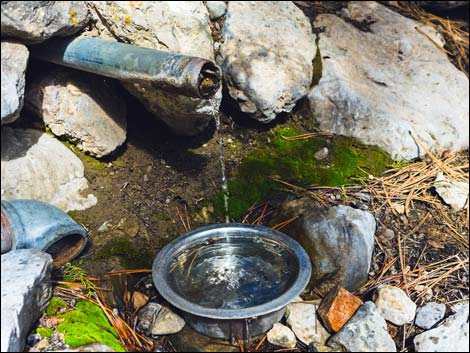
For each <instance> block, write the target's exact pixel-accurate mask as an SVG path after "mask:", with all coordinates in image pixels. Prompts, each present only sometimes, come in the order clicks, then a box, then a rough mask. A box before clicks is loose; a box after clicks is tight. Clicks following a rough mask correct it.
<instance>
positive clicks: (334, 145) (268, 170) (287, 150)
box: [214, 127, 392, 219]
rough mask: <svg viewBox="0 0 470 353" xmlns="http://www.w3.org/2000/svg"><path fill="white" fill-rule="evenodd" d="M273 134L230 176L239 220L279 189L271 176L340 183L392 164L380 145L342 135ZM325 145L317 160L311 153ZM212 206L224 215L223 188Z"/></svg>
mask: <svg viewBox="0 0 470 353" xmlns="http://www.w3.org/2000/svg"><path fill="white" fill-rule="evenodd" d="M271 132H272V133H273V138H271V143H269V144H264V145H261V146H260V147H258V148H257V149H255V150H254V151H252V152H251V153H250V154H249V155H248V156H247V157H245V158H244V160H243V161H242V163H241V164H240V166H239V168H238V170H237V173H236V175H235V177H234V178H232V179H231V180H229V183H228V184H229V185H228V189H229V195H230V196H229V215H230V217H231V218H234V219H240V217H241V215H242V214H243V213H244V212H245V211H247V210H248V208H249V207H250V206H252V205H253V204H254V203H256V202H260V201H262V200H264V199H266V198H269V197H271V196H273V195H274V194H275V193H276V192H277V190H279V189H281V188H282V185H280V184H279V183H276V182H274V181H272V180H271V179H270V178H269V177H271V176H273V177H277V178H280V179H282V180H284V181H287V182H290V183H294V184H296V185H303V186H305V185H325V186H339V185H344V184H349V183H353V182H355V179H354V178H355V177H358V176H367V174H372V175H379V174H381V173H382V172H383V171H384V170H385V169H386V167H387V166H388V165H389V164H390V163H391V162H392V160H391V158H390V156H389V155H388V154H387V153H385V152H383V151H382V150H380V149H379V148H377V147H373V146H366V145H364V144H362V143H360V142H358V141H356V140H354V139H352V138H348V137H344V136H336V137H333V138H331V140H327V139H325V138H311V139H303V140H294V141H292V140H286V139H284V138H283V137H289V136H296V135H299V134H301V133H302V131H299V130H297V129H294V128H289V127H277V128H274V129H272V130H271ZM323 147H327V148H328V150H329V157H328V158H327V159H326V160H324V161H319V160H317V159H316V158H315V157H314V155H315V153H316V152H317V151H319V150H320V149H321V148H323ZM214 205H215V210H216V213H217V214H219V215H223V213H224V204H223V193H222V192H219V193H218V194H217V195H216V197H215V200H214Z"/></svg>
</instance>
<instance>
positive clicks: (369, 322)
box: [328, 302, 396, 352]
mask: <svg viewBox="0 0 470 353" xmlns="http://www.w3.org/2000/svg"><path fill="white" fill-rule="evenodd" d="M328 346H330V347H332V348H335V346H340V347H341V348H342V349H345V350H346V351H347V352H396V347H395V342H394V341H393V339H392V337H390V335H389V333H388V331H387V324H386V322H385V320H384V318H383V317H382V316H380V314H379V312H378V311H377V309H376V307H375V305H374V303H373V302H365V303H364V304H363V305H361V307H360V308H359V309H358V310H357V311H356V313H355V314H354V316H353V317H352V318H351V319H350V320H349V321H348V322H347V323H346V325H344V326H343V328H342V329H341V330H340V331H339V332H338V333H337V334H336V335H334V336H333V337H331V339H330V340H329V341H328Z"/></svg>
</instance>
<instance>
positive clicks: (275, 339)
mask: <svg viewBox="0 0 470 353" xmlns="http://www.w3.org/2000/svg"><path fill="white" fill-rule="evenodd" d="M267 338H268V342H269V343H271V344H274V345H276V346H280V347H284V348H294V347H295V345H296V344H297V339H296V338H295V334H294V332H292V330H291V329H290V328H288V327H287V326H284V325H282V324H280V323H275V324H274V326H273V328H272V329H271V330H269V331H268V334H267Z"/></svg>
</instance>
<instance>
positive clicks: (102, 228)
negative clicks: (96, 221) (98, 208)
mask: <svg viewBox="0 0 470 353" xmlns="http://www.w3.org/2000/svg"><path fill="white" fill-rule="evenodd" d="M108 224H109V223H108V221H106V222H104V223H103V224H102V225H100V227H99V228H98V233H106V232H107V231H109V227H108Z"/></svg>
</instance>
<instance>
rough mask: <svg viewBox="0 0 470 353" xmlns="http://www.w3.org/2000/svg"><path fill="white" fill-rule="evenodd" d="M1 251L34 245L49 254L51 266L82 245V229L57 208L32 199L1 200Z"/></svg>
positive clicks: (69, 257)
mask: <svg viewBox="0 0 470 353" xmlns="http://www.w3.org/2000/svg"><path fill="white" fill-rule="evenodd" d="M1 205H2V207H1V208H2V233H1V235H2V254H3V253H5V252H8V251H10V250H14V249H29V248H36V249H40V250H42V251H45V252H47V253H49V254H51V256H52V259H53V266H54V268H57V267H60V266H62V265H64V264H65V263H67V262H69V261H71V260H73V259H74V258H75V257H76V256H77V255H78V254H80V252H82V250H83V249H84V248H85V246H86V244H87V242H88V237H87V233H86V231H85V229H84V228H83V227H82V226H81V225H79V224H78V223H76V222H75V221H74V220H73V219H72V218H70V217H69V216H68V215H67V214H66V213H65V212H63V211H61V210H60V209H58V208H57V207H54V206H52V205H49V204H47V203H44V202H40V201H34V200H14V201H2V202H1Z"/></svg>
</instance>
